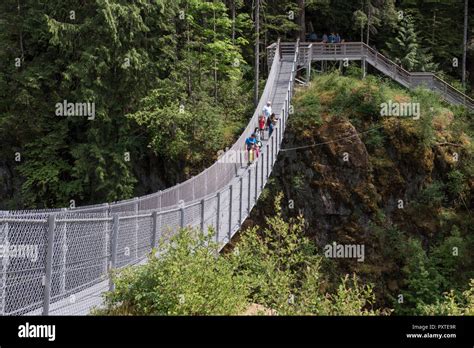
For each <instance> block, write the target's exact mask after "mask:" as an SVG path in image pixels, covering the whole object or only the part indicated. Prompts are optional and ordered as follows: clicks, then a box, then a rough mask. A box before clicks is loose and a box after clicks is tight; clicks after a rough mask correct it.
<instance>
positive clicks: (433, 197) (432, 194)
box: [417, 181, 445, 207]
mask: <svg viewBox="0 0 474 348" xmlns="http://www.w3.org/2000/svg"><path fill="white" fill-rule="evenodd" d="M444 200H445V194H444V184H443V183H442V182H440V181H433V182H432V183H430V184H428V185H427V186H426V187H425V188H423V189H422V190H421V191H420V193H419V195H418V198H417V202H418V203H420V204H423V205H425V206H428V207H437V206H440V205H441V204H442V203H443V201H444Z"/></svg>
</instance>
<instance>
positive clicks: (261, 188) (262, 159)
mask: <svg viewBox="0 0 474 348" xmlns="http://www.w3.org/2000/svg"><path fill="white" fill-rule="evenodd" d="M260 162H261V163H262V172H261V173H260V175H261V177H262V178H261V180H260V192H262V190H263V186H264V182H263V179H264V174H265V173H264V172H265V163H264V162H265V157H264V156H263V154H262V158H261V159H260Z"/></svg>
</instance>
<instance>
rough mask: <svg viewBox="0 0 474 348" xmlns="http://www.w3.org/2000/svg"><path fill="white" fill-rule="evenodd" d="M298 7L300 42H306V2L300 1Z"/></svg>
mask: <svg viewBox="0 0 474 348" xmlns="http://www.w3.org/2000/svg"><path fill="white" fill-rule="evenodd" d="M298 7H299V9H300V13H299V17H298V25H299V27H300V41H303V42H304V41H306V10H305V0H298Z"/></svg>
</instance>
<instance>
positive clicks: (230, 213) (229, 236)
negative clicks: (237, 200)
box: [228, 185, 233, 242]
mask: <svg viewBox="0 0 474 348" xmlns="http://www.w3.org/2000/svg"><path fill="white" fill-rule="evenodd" d="M232 193H233V187H232V185H230V186H229V230H228V232H229V233H228V238H229V242H230V239H231V238H232V198H233V197H232Z"/></svg>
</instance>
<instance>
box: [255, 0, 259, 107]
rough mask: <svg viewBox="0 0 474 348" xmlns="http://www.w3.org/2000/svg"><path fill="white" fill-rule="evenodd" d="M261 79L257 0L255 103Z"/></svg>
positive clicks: (256, 103)
mask: <svg viewBox="0 0 474 348" xmlns="http://www.w3.org/2000/svg"><path fill="white" fill-rule="evenodd" d="M259 79H260V0H257V1H256V7H255V86H254V104H255V106H257V105H258V99H259V96H258V94H259V93H258V82H259Z"/></svg>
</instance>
